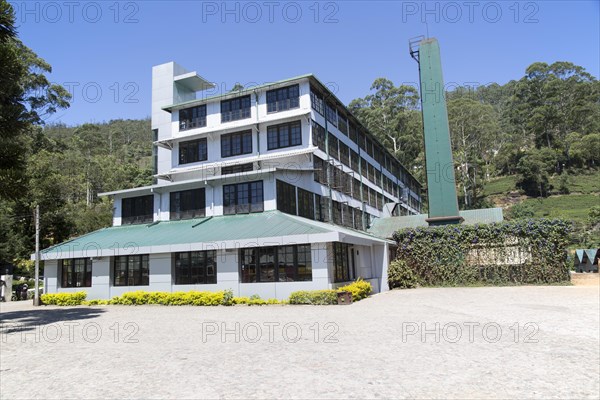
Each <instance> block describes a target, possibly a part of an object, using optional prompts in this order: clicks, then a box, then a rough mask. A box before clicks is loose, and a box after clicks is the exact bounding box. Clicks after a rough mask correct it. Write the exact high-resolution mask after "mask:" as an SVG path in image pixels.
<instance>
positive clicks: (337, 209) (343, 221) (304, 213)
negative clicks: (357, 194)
mask: <svg viewBox="0 0 600 400" xmlns="http://www.w3.org/2000/svg"><path fill="white" fill-rule="evenodd" d="M276 190H277V209H278V210H279V211H281V212H284V213H287V214H292V215H298V216H300V217H303V218H308V219H313V220H317V221H323V222H329V215H328V212H326V210H328V207H329V204H328V201H329V199H328V198H327V197H323V196H321V195H318V194H316V193H312V192H309V191H308V190H304V189H302V188H299V187H296V186H294V185H290V184H289V183H287V182H283V181H280V180H277V188H276ZM332 203H333V209H332V217H333V223H334V224H337V225H341V226H347V227H349V228H353V229H357V230H363V222H362V221H363V218H364V215H365V213H363V211H362V210H360V209H358V208H353V207H351V206H349V205H348V204H346V203H340V202H337V201H333V202H332Z"/></svg>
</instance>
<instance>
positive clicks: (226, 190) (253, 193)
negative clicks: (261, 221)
mask: <svg viewBox="0 0 600 400" xmlns="http://www.w3.org/2000/svg"><path fill="white" fill-rule="evenodd" d="M263 210H264V198H263V183H262V181H256V182H244V183H238V184H233V185H223V214H225V215H231V214H247V213H251V212H261V211H263Z"/></svg>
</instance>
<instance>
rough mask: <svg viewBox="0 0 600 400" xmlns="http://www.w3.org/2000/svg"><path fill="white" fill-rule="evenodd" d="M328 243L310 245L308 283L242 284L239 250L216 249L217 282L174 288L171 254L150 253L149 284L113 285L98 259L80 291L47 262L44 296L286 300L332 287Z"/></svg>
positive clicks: (106, 262)
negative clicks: (186, 294)
mask: <svg viewBox="0 0 600 400" xmlns="http://www.w3.org/2000/svg"><path fill="white" fill-rule="evenodd" d="M330 247H331V246H330V244H325V243H313V244H311V252H312V281H307V282H264V283H241V282H240V278H239V266H240V264H239V250H238V249H236V250H217V283H216V284H206V285H175V284H174V275H173V272H172V268H173V267H172V261H171V260H172V258H171V257H172V256H171V253H158V254H150V257H149V263H150V265H149V267H150V285H148V286H113V273H112V258H111V257H101V258H99V259H93V261H92V286H91V287H88V288H86V287H79V288H61V287H60V279H59V271H58V261H56V260H53V261H46V262H45V263H46V264H45V268H44V287H45V288H46V289H45V290H47V292H46V293H58V292H60V293H74V292H79V291H86V292H87V294H88V295H87V299H88V300H92V299H110V298H112V297H114V296H120V295H122V294H123V293H126V292H132V291H136V290H143V291H161V292H176V291H190V290H200V291H220V290H228V289H230V290H232V291H233V293H234V295H235V296H248V297H249V296H252V295H259V296H260V297H261V298H263V299H268V298H278V299H287V298H289V296H290V294H291V293H292V292H294V291H297V290H317V289H328V288H331V287H332V285H331V280H332V278H330V276H331V275H330V272H329V271H330V270H332V269H333V262H332V259H331V257H330V256H329V255H328V253H327V249H328V248H330Z"/></svg>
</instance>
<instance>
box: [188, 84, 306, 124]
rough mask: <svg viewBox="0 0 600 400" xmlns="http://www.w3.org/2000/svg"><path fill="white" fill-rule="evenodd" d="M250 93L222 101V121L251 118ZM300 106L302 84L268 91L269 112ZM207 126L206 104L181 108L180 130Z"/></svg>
mask: <svg viewBox="0 0 600 400" xmlns="http://www.w3.org/2000/svg"><path fill="white" fill-rule="evenodd" d="M251 102H252V100H251V98H250V95H246V96H240V97H236V98H233V99H229V100H223V101H221V122H222V123H223V122H231V121H238V120H241V119H246V118H250V114H251V112H250V106H251ZM298 107H300V86H299V85H290V86H286V87H283V88H279V89H273V90H269V91H267V112H269V113H274V112H279V111H285V110H290V109H293V108H298ZM204 126H206V104H203V105H200V106H195V107H189V108H185V109H183V110H179V130H180V131H186V130H189V129H195V128H201V127H204Z"/></svg>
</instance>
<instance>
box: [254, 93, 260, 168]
mask: <svg viewBox="0 0 600 400" xmlns="http://www.w3.org/2000/svg"><path fill="white" fill-rule="evenodd" d="M254 106H255V108H256V150H257V153H258V156H259V158H260V129H259V123H258V92H257V91H256V90H255V91H254Z"/></svg>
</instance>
